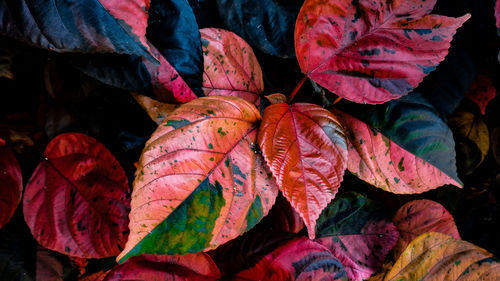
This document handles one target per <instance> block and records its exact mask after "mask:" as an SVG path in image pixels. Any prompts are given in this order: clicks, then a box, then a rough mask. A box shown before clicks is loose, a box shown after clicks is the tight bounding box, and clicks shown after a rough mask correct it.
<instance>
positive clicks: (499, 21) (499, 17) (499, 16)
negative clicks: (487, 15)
mask: <svg viewBox="0 0 500 281" xmlns="http://www.w3.org/2000/svg"><path fill="white" fill-rule="evenodd" d="M495 19H496V25H497V33H498V35H499V36H500V1H498V0H496V1H495Z"/></svg>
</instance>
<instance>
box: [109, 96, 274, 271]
mask: <svg viewBox="0 0 500 281" xmlns="http://www.w3.org/2000/svg"><path fill="white" fill-rule="evenodd" d="M259 120H260V114H259V112H258V111H257V109H256V108H255V107H254V106H253V105H252V104H250V103H248V102H246V101H245V100H243V99H240V98H236V97H230V96H213V97H204V98H199V99H196V100H193V101H191V102H189V103H187V104H184V105H182V106H180V107H179V108H178V109H177V110H175V111H174V112H172V113H171V114H170V115H169V116H168V117H167V118H166V119H165V120H164V121H163V123H162V124H161V125H160V126H159V127H158V129H157V130H156V132H154V133H153V135H152V136H151V138H150V139H149V141H148V142H147V144H146V147H145V149H144V150H143V153H142V156H141V159H140V160H139V167H138V170H137V173H136V174H137V176H136V179H135V181H134V191H133V193H132V210H131V212H130V232H131V233H130V236H129V240H128V242H127V244H126V247H125V249H124V251H123V252H122V253H121V254H120V256H119V257H118V259H119V261H120V262H122V261H124V260H125V259H127V258H128V257H130V256H134V255H138V254H141V253H156V254H180V253H187V252H199V251H202V250H208V249H212V248H215V247H217V246H218V245H220V244H222V243H224V242H227V241H229V240H231V239H233V238H235V237H237V236H238V235H240V234H242V233H243V232H245V231H246V230H248V229H249V228H251V227H253V226H254V225H255V224H256V223H257V222H258V221H259V220H260V219H261V218H262V217H263V216H265V215H266V214H267V213H268V211H269V209H270V208H271V206H272V205H273V204H274V201H275V198H276V196H277V193H278V188H277V187H276V185H275V184H274V181H273V180H272V178H271V175H270V174H269V172H268V171H267V170H266V168H265V166H264V160H263V159H262V156H261V155H260V154H258V153H256V152H255V150H256V147H255V146H256V144H255V143H256V141H257V122H259Z"/></svg>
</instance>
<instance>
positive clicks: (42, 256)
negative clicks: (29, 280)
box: [36, 247, 63, 281]
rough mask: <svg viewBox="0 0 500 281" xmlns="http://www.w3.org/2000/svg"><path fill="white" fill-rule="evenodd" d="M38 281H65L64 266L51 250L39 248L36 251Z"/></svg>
mask: <svg viewBox="0 0 500 281" xmlns="http://www.w3.org/2000/svg"><path fill="white" fill-rule="evenodd" d="M36 280H37V281H63V265H62V264H61V262H60V261H59V260H58V259H57V257H56V256H55V255H54V252H52V251H51V250H47V249H45V248H42V247H38V249H37V251H36Z"/></svg>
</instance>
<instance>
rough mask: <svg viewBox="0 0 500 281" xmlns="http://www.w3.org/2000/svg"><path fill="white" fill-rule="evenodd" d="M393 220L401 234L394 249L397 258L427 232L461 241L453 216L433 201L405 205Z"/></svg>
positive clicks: (418, 201)
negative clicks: (411, 243) (412, 242)
mask: <svg viewBox="0 0 500 281" xmlns="http://www.w3.org/2000/svg"><path fill="white" fill-rule="evenodd" d="M392 220H393V222H394V224H395V225H396V228H397V229H398V231H399V234H400V235H399V240H398V242H397V244H396V246H395V247H394V253H395V256H396V257H399V255H400V254H401V253H402V252H403V251H404V249H406V246H408V244H410V242H411V241H413V239H415V238H417V237H418V236H420V235H421V234H424V233H426V232H439V233H443V234H447V235H450V236H452V237H453V238H455V239H460V235H459V234H458V229H457V226H456V225H455V221H454V220H453V217H452V216H451V214H450V213H449V212H448V211H447V210H446V209H445V208H444V207H443V206H442V205H441V204H439V203H437V202H434V201H431V200H414V201H410V202H408V203H406V204H404V205H403V206H402V207H401V208H399V210H398V211H397V212H396V215H394V218H393V219H392Z"/></svg>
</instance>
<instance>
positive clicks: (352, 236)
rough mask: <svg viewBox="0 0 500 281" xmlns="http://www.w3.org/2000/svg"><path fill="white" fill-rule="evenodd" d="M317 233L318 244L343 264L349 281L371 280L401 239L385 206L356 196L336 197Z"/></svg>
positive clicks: (323, 216)
mask: <svg viewBox="0 0 500 281" xmlns="http://www.w3.org/2000/svg"><path fill="white" fill-rule="evenodd" d="M316 233H317V237H318V238H316V240H315V241H316V242H318V243H319V244H321V245H323V246H325V247H326V248H327V249H328V250H330V251H331V252H332V254H333V255H334V256H335V257H336V258H337V259H338V260H339V261H340V262H341V263H342V265H343V266H344V269H345V271H346V272H347V276H348V277H349V280H365V279H367V278H368V277H370V276H371V275H372V274H373V273H374V272H376V271H377V270H378V269H379V268H380V267H381V266H382V263H383V262H384V259H385V256H386V255H387V253H389V251H390V250H391V249H392V248H393V247H394V245H396V241H397V240H398V231H397V230H396V227H395V226H394V224H393V223H392V222H391V219H390V217H389V216H388V214H387V213H386V211H385V210H384V209H383V208H382V206H381V205H380V204H378V203H376V202H374V201H372V200H370V199H368V198H366V197H364V196H362V195H360V194H357V193H345V194H341V195H340V196H337V197H336V198H335V199H334V200H333V201H332V203H330V205H328V207H327V208H326V209H325V210H323V212H322V213H321V216H320V217H319V219H318V224H317V227H316Z"/></svg>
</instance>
